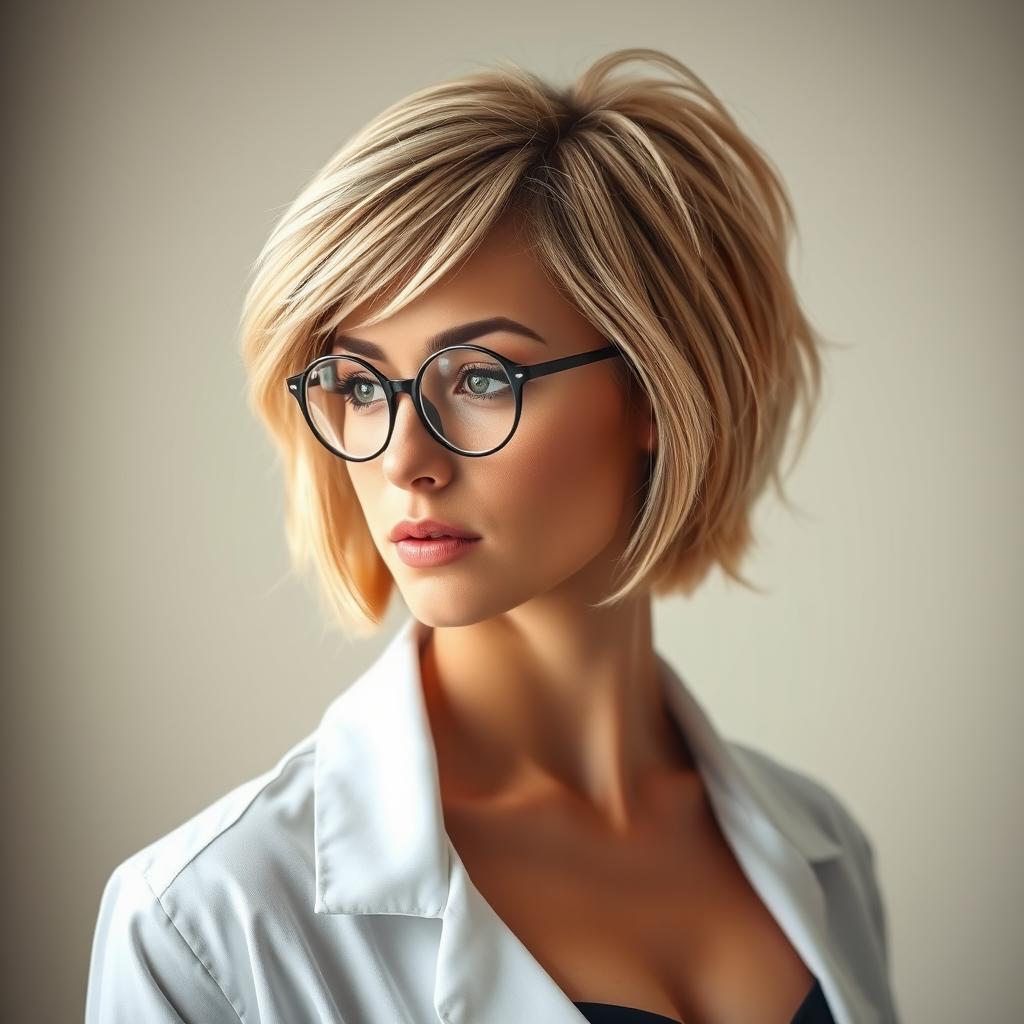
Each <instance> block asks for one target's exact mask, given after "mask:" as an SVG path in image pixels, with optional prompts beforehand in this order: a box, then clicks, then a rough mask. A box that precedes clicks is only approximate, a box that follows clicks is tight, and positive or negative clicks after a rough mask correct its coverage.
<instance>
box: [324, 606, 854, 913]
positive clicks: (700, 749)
mask: <svg viewBox="0 0 1024 1024" xmlns="http://www.w3.org/2000/svg"><path fill="white" fill-rule="evenodd" d="M430 628H431V627H428V626H425V625H424V624H423V623H420V622H419V621H418V620H416V619H415V618H414V617H412V616H410V617H409V618H407V619H406V621H405V622H404V623H403V624H402V625H401V626H400V627H399V629H398V631H397V633H396V634H395V636H394V637H393V638H392V640H391V641H390V642H389V643H388V645H387V646H386V648H385V649H384V651H383V652H382V653H381V654H380V655H379V657H378V658H377V659H376V661H374V662H373V664H372V665H371V666H370V667H369V668H368V669H367V670H366V671H365V672H364V673H363V674H362V675H361V676H359V677H358V678H357V679H356V680H355V682H353V683H352V684H350V685H349V686H348V687H347V688H346V689H345V691H344V692H342V693H341V694H340V695H339V696H338V697H337V698H336V699H335V700H334V701H333V702H332V703H331V704H330V705H329V707H328V708H327V711H326V712H325V713H324V716H323V719H322V721H321V723H320V727H319V731H318V734H317V745H316V773H315V783H314V785H315V830H316V831H315V837H314V843H315V858H316V864H315V868H316V903H315V907H314V909H315V912H316V913H318V914H388V913H391V914H413V915H420V916H429V917H440V916H441V915H442V913H443V909H444V907H445V905H446V903H447V900H448V893H449V884H450V877H451V874H450V848H449V840H448V836H447V833H446V832H445V827H444V817H443V814H442V809H441V795H440V788H439V781H438V771H437V760H436V753H435V748H434V743H433V737H432V733H431V730H430V724H429V719H428V717H427V712H426V707H425V703H424V698H423V690H422V680H421V675H420V662H419V650H420V648H421V646H422V644H423V642H424V640H425V639H426V636H427V634H428V632H429V630H430ZM657 659H658V664H659V667H660V669H661V672H662V675H661V678H662V681H663V683H664V685H665V693H666V699H667V704H668V707H669V708H670V709H671V710H672V711H673V712H674V714H675V717H676V720H677V721H678V723H679V727H680V729H681V731H682V734H683V735H684V737H685V739H686V741H687V743H688V745H689V747H690V749H691V751H692V752H693V755H694V757H695V759H696V760H697V763H698V767H699V770H700V772H701V776H702V778H703V780H704V784H705V786H706V788H707V791H708V795H709V798H710V800H711V802H712V804H713V805H714V807H715V809H716V811H720V812H722V813H723V814H726V815H728V814H729V813H730V812H731V813H733V814H735V813H736V812H737V811H738V812H739V814H740V815H742V816H746V817H747V818H752V819H753V820H754V821H755V822H756V823H758V824H759V827H762V828H763V827H767V828H768V829H769V830H771V829H775V830H777V831H778V832H781V833H782V835H783V836H785V837H786V838H787V839H788V840H789V841H790V842H791V843H792V844H793V845H794V846H795V847H796V848H797V850H799V852H800V853H801V854H802V855H803V857H804V858H805V859H806V860H807V861H808V862H820V861H823V860H828V859H831V858H833V857H839V856H841V855H842V853H843V848H842V847H841V846H840V845H839V844H838V843H837V842H836V841H835V840H834V839H833V838H832V837H831V836H829V835H828V834H827V833H826V832H825V831H824V830H823V829H822V827H821V825H820V824H819V823H818V822H817V821H816V819H815V818H814V817H813V816H812V815H811V813H810V812H809V811H808V810H807V809H806V808H805V807H804V806H802V805H801V804H799V803H797V802H796V801H795V800H794V799H793V797H792V796H790V795H789V794H788V793H786V792H785V791H784V790H782V789H780V788H779V787H778V786H773V785H771V784H770V783H769V782H768V781H767V780H765V779H763V778H762V777H760V776H758V775H757V774H756V773H755V772H753V771H751V770H750V768H749V767H748V766H747V765H746V764H745V763H744V762H743V761H742V760H741V759H740V758H738V757H737V756H736V754H735V753H734V751H732V750H731V749H730V748H729V746H728V745H727V744H726V742H725V741H724V740H723V738H722V737H721V736H720V735H719V733H718V732H717V730H716V729H715V727H714V725H713V723H712V722H711V720H710V718H709V717H708V715H707V713H706V712H705V711H704V709H703V708H702V707H701V705H700V704H699V703H698V701H697V700H696V698H695V697H694V696H693V694H692V693H691V692H690V691H689V689H688V687H687V686H686V684H685V683H684V682H683V680H682V678H681V677H680V675H679V674H678V673H677V672H676V671H675V669H673V668H672V666H671V665H670V664H669V663H668V662H667V661H666V660H665V659H664V658H663V657H662V656H661V655H660V654H657Z"/></svg>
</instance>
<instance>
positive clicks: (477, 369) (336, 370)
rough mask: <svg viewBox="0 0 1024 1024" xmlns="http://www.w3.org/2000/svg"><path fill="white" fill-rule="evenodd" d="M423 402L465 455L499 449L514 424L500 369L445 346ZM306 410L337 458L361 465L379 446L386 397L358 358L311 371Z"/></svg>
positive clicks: (426, 377)
mask: <svg viewBox="0 0 1024 1024" xmlns="http://www.w3.org/2000/svg"><path fill="white" fill-rule="evenodd" d="M420 397H421V401H422V404H423V411H424V413H425V415H426V418H427V420H428V421H429V423H430V425H431V426H432V427H433V429H434V430H435V431H436V432H437V433H438V434H439V435H440V436H442V437H443V438H444V439H445V440H446V441H447V442H448V443H449V444H451V445H453V446H454V447H455V448H457V449H459V450H460V451H463V452H473V453H483V452H489V451H491V450H492V449H494V448H497V447H499V446H500V445H501V444H503V443H504V441H505V440H506V439H507V438H508V436H509V434H510V433H511V432H512V428H513V424H514V423H515V416H516V399H515V391H514V390H513V386H512V382H511V381H510V380H509V377H508V374H507V373H506V372H505V368H504V367H503V366H502V365H501V363H498V362H495V361H494V360H493V359H491V358H489V357H488V356H487V355H486V354H485V353H483V352H480V351H479V350H477V349H471V348H461V347H454V348H448V349H445V350H444V351H443V352H441V353H439V354H438V355H436V356H435V357H434V358H432V359H431V360H430V362H429V363H428V364H427V366H426V369H425V370H424V371H423V377H422V378H421V381H420ZM306 404H307V407H308V409H309V414H310V418H311V419H312V420H313V422H314V424H315V425H316V429H317V431H318V432H319V433H320V435H321V436H322V437H323V438H324V440H325V441H326V442H327V443H328V445H330V446H331V447H332V448H334V449H335V450H336V451H338V452H339V454H341V455H347V456H349V457H351V458H356V459H365V458H368V457H369V456H371V455H376V454H377V453H378V452H379V451H381V449H382V448H383V447H384V443H385V441H386V440H387V435H388V426H389V424H390V414H389V410H388V400H387V395H386V394H385V392H384V388H383V386H382V385H381V382H380V381H379V380H378V379H377V377H375V376H374V375H373V373H371V372H370V371H369V370H367V369H366V367H365V366H363V365H361V364H360V363H357V362H355V360H353V359H348V358H347V357H345V356H335V357H333V358H332V359H330V360H329V361H328V362H325V363H322V364H321V365H320V366H319V367H318V368H317V369H316V370H314V371H313V372H312V373H310V374H309V377H308V381H307V389H306Z"/></svg>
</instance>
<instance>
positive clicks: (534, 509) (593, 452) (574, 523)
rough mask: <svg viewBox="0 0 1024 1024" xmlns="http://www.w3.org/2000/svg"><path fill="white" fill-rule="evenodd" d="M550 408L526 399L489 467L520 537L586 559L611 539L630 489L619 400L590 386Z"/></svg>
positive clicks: (553, 553) (550, 553)
mask: <svg viewBox="0 0 1024 1024" xmlns="http://www.w3.org/2000/svg"><path fill="white" fill-rule="evenodd" d="M534 397H537V396H534V395H528V396H526V400H527V401H528V400H529V399H530V398H534ZM547 405H548V403H546V402H544V401H537V402H534V403H533V405H532V407H531V408H530V409H529V410H527V409H526V408H525V402H524V409H523V420H522V422H521V423H520V426H519V429H518V430H517V432H516V436H515V437H514V438H513V440H512V442H511V443H510V444H509V445H507V446H506V448H505V449H504V450H503V451H502V452H501V453H499V455H502V454H504V455H505V456H506V458H504V459H502V460H500V462H498V461H497V460H496V462H495V465H494V467H493V469H494V471H495V476H494V482H495V487H496V488H500V494H498V495H496V497H499V498H500V505H501V506H502V507H503V508H504V509H505V510H507V515H506V517H505V523H506V525H508V526H509V527H510V528H511V529H512V530H513V531H514V532H515V534H516V537H517V538H518V539H520V540H527V541H528V542H529V544H530V545H531V547H532V548H533V549H534V550H538V549H539V552H543V553H544V554H545V555H546V557H549V558H552V559H554V558H557V560H558V561H559V562H564V561H577V562H578V561H580V560H583V561H586V560H587V559H588V558H589V557H593V556H594V555H596V554H597V553H598V552H599V551H600V550H601V549H602V548H603V547H604V546H605V545H607V544H608V543H609V542H610V541H611V540H612V539H613V537H614V535H615V532H616V530H617V528H618V526H619V524H620V520H621V518H622V515H623V510H624V504H625V501H626V498H627V496H628V493H629V490H630V487H631V486H632V478H631V476H630V467H631V465H632V463H631V461H630V460H631V459H632V455H631V454H630V449H629V439H628V437H627V436H626V428H625V425H624V420H623V409H622V400H621V397H620V395H619V394H618V392H617V391H612V390H609V391H608V393H605V391H604V390H602V389H593V390H591V391H590V392H589V393H587V395H586V398H585V400H582V401H580V402H579V404H578V405H577V406H576V407H575V408H573V409H572V410H568V411H567V410H564V409H557V410H554V409H551V408H548V407H547ZM529 413H533V414H535V415H529Z"/></svg>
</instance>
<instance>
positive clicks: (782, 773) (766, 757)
mask: <svg viewBox="0 0 1024 1024" xmlns="http://www.w3.org/2000/svg"><path fill="white" fill-rule="evenodd" d="M728 744H729V747H730V749H731V750H732V751H733V753H734V755H735V756H736V757H737V758H739V759H740V760H741V761H742V762H743V763H744V764H745V765H746V767H747V768H748V769H749V770H750V771H752V772H753V773H755V774H756V775H757V776H758V777H759V778H760V779H762V780H764V781H765V782H766V783H767V784H768V785H769V786H771V787H772V788H773V789H774V790H775V791H776V792H778V793H782V794H784V796H785V797H786V798H787V799H789V800H792V801H795V802H796V803H797V804H798V805H799V806H800V807H801V809H802V810H803V811H805V812H806V813H808V814H809V815H810V816H811V817H812V818H813V819H814V821H815V823H816V824H817V825H818V826H819V827H820V828H821V829H822V831H824V832H825V833H827V834H828V835H829V836H830V837H831V838H832V839H834V840H835V841H836V842H837V843H839V845H840V846H842V847H843V848H844V850H846V851H847V852H848V853H851V854H852V855H853V856H854V857H855V858H856V859H857V860H858V861H863V862H866V863H870V861H871V858H872V856H873V853H874V848H873V846H872V843H871V840H870V837H869V835H868V833H867V831H866V830H865V829H864V827H863V826H862V824H861V823H860V821H859V820H858V818H857V817H856V815H855V814H854V813H853V811H852V810H851V808H850V806H849V805H848V803H847V802H846V801H845V800H844V799H843V798H842V797H840V796H839V794H838V793H837V792H836V791H835V790H834V789H833V788H832V787H831V786H829V785H828V784H826V783H825V782H823V781H822V780H821V779H819V778H817V777H815V776H814V775H812V774H810V773H809V772H805V771H802V770H801V769H798V768H796V767H794V766H793V765H791V764H788V763H786V762H785V761H783V760H781V759H779V758H778V757H775V756H774V755H771V754H768V753H766V752H765V751H763V750H760V749H758V748H757V747H753V746H749V745H748V744H746V743H741V742H739V741H737V740H729V741H728Z"/></svg>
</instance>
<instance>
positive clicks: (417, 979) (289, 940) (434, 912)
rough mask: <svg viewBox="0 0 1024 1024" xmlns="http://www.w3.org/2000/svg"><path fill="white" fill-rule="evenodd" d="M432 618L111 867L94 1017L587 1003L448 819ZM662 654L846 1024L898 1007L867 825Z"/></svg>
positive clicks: (767, 892)
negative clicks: (240, 773) (236, 779)
mask: <svg viewBox="0 0 1024 1024" xmlns="http://www.w3.org/2000/svg"><path fill="white" fill-rule="evenodd" d="M429 628H430V627H427V626H424V625H423V624H422V623H420V622H418V621H417V620H416V619H415V618H412V617H409V618H407V619H406V621H405V622H404V624H403V625H402V626H401V627H400V629H399V630H398V632H397V633H396V634H395V636H394V637H393V638H392V640H391V641H390V643H389V644H388V645H387V647H386V648H385V649H384V651H383V652H382V653H381V655H380V656H379V657H378V658H377V659H376V660H375V662H374V663H373V664H372V665H371V666H370V668H369V669H367V671H366V672H364V673H363V674H362V675H361V676H360V677H359V678H358V679H356V681H355V682H354V683H352V684H351V685H350V686H349V687H348V688H347V689H345V690H344V691H343V692H342V693H341V694H340V695H339V696H338V697H337V698H335V700H334V701H333V702H332V703H331V704H330V705H329V706H328V708H327V710H326V712H325V713H324V716H323V719H322V721H321V723H320V725H319V727H318V728H317V729H316V731H315V732H313V733H312V734H311V735H310V736H308V737H306V738H305V739H303V740H301V741H300V742H299V743H297V744H296V745H295V746H294V747H292V749H291V750H289V751H288V752H287V753H286V754H285V755H284V756H283V757H282V758H281V759H280V761H278V763H277V764H276V765H275V766H274V767H273V768H272V769H270V770H269V771H267V772H266V773H264V774H263V775H260V776H258V777H257V778H254V779H251V780H250V781H248V782H246V783H244V784H242V785H240V786H238V787H237V788H236V789H234V790H232V791H231V792H229V793H227V794H226V795H224V796H223V797H221V798H220V799H218V800H217V801H216V802H214V803H213V804H212V805H210V806H209V807H207V808H206V809H205V810H202V811H200V812H199V813H198V814H197V815H195V816H194V817H193V818H191V819H190V820H189V821H186V822H185V823H184V824H182V825H180V826H179V827H178V828H176V829H174V830H173V831H172V832H170V833H169V834H167V835H165V836H163V837H162V838H160V839H158V840H156V841H155V842H153V843H151V844H150V845H149V846H147V847H145V848H144V849H142V850H140V851H138V852H137V853H135V854H133V855H132V856H130V857H128V858H127V859H126V860H125V861H123V862H122V863H121V864H119V865H118V866H117V867H116V868H115V870H114V871H113V873H112V875H111V876H110V878H109V880H108V882H107V884H106V887H105V889H104V891H103V894H102V899H101V902H100V907H99V914H98V919H97V922H96V930H95V936H94V940H93V948H92V958H91V963H90V966H89V977H88V992H87V1000H86V1012H85V1019H86V1024H168V1022H172V1021H175V1022H180V1021H186V1022H189V1024H221V1022H224V1024H227V1022H231V1024H238V1022H240V1021H241V1022H244V1024H257V1022H258V1024H307V1022H314V1021H315V1022H325V1024H326V1022H331V1024H428V1022H429V1024H437V1022H438V1021H441V1022H444V1024H522V1022H523V1021H530V1022H532V1024H581V1022H583V1021H585V1018H584V1017H583V1015H582V1014H581V1012H580V1011H579V1010H578V1009H577V1008H576V1007H575V1006H574V1005H573V1002H572V1001H571V1000H570V999H569V997H568V996H567V995H566V994H565V993H564V992H563V991H562V990H561V989H560V988H559V987H558V986H557V985H556V984H555V982H554V980H553V979H552V978H551V976H550V975H549V974H548V973H547V972H546V971H545V970H544V969H543V968H542V967H541V965H540V963H539V962H538V961H537V960H536V959H534V957H533V956H532V955H531V954H530V952H529V951H528V950H527V948H526V947H525V946H524V945H523V944H522V943H521V942H520V941H519V939H518V938H517V937H516V935H515V934H514V933H513V932H512V930H511V929H510V928H509V927H508V926H507V925H506V924H505V923H504V921H503V920H502V919H501V918H499V917H498V916H497V914H496V913H495V912H494V910H493V909H492V908H491V906H490V905H489V904H488V903H487V902H486V900H485V899H484V898H483V896H482V894H481V893H480V892H479V891H478V890H477V889H476V888H475V886H474V885H473V882H472V880H471V879H470V877H469V874H468V872H467V870H466V868H465V866H464V865H463V863H462V861H461V860H460V858H459V855H458V853H457V852H456V850H455V848H454V847H453V846H452V844H451V842H450V841H449V838H448V835H447V833H446V832H445V828H444V819H443V816H442V810H441V803H440V790H439V785H438V774H437V763H436V759H435V750H434V746H433V739H432V734H431V731H430V727H429V721H428V718H427V715H426V710H425V705H424V702H423V693H422V689H421V677H420V668H419V657H418V645H419V644H421V643H422V641H423V639H424V638H425V636H426V634H427V631H428V630H429ZM658 663H659V666H660V668H661V669H662V673H663V675H662V678H663V681H664V685H665V687H666V691H665V692H666V696H667V702H668V706H669V707H670V708H671V710H672V712H673V713H674V715H675V716H676V718H677V720H678V722H679V725H680V727H681V730H682V732H683V734H684V735H685V737H686V739H687V741H688V743H689V745H690V747H691V749H692V751H693V753H694V756H695V757H696V759H697V762H698V766H699V769H700V772H701V775H702V778H703V780H704V783H705V785H706V788H707V792H708V796H709V798H710V801H711V803H712V806H713V809H714V812H715V815H716V817H717V819H718V821H719V823H720V825H721V828H722V831H723V833H724V835H725V837H726V839H727V841H728V842H729V844H730V846H731V848H732V850H733V852H734V853H735V855H736V857H737V859H738V861H739V864H740V866H741V867H742V869H743V871H744V873H745V874H746V876H747V878H748V879H749V880H750V882H751V884H752V885H753V887H754V889H755V890H756V891H757V893H758V894H759V896H760V897H761V899H762V901H763V902H764V904H765V905H766V907H767V908H768V909H769V911H770V912H771V913H772V915H773V916H774V918H775V919H776V921H777V922H778V923H779V925H780V926H781V928H782V929H783V931H784V932H785V933H786V935H787V936H788V938H789V940H790V941H791V942H792V944H793V946H794V947H795V949H796V950H797V951H798V953H799V954H800V956H801V957H802V958H803V960H804V962H805V964H806V965H807V967H808V968H809V969H810V970H811V971H812V972H813V973H814V974H815V975H816V976H817V977H818V979H819V980H820V981H821V985H822V988H823V990H824V993H825V997H826V999H827V1000H828V1003H829V1006H830V1007H831V1010H832V1013H833V1016H834V1017H835V1020H836V1022H837V1024H897V1010H896V1006H895V1003H894V1000H893V995H892V992H891V989H890V983H889V972H888V951H887V945H888V942H887V934H886V932H887V924H886V915H885V911H884V909H883V901H882V898H881V894H880V891H879V886H878V882H877V879H876V875H875V871H874V866H873V858H872V848H871V846H870V844H869V841H868V839H867V837H866V836H865V834H864V832H863V831H862V830H861V828H860V827H859V826H858V824H857V822H856V821H855V820H854V818H853V817H852V816H851V814H850V813H849V812H848V811H847V810H846V808H845V807H844V805H843V804H842V803H841V802H840V801H839V800H838V799H837V798H836V797H835V796H834V795H833V794H832V793H831V792H830V791H829V790H828V789H827V788H826V787H824V786H823V785H822V784H821V783H818V782H816V781H813V780H812V779H811V778H810V777H809V776H807V775H804V774H802V773H799V772H797V771H795V770H794V769H792V768H788V767H785V766H783V765H782V764H781V763H780V762H779V761H777V760H775V759H773V758H770V757H769V756H768V755H766V754H763V753H760V752H757V751H755V750H754V749H753V748H750V747H746V746H743V745H741V744H739V743H736V742H733V741H727V740H724V739H723V738H722V737H721V736H720V735H719V734H718V733H717V732H716V730H715V728H714V727H713V725H712V723H711V721H710V719H709V718H708V717H707V715H706V713H705V712H704V711H703V709H702V708H701V706H700V705H699V704H698V702H697V701H696V700H695V698H694V697H693V695H692V694H691V693H690V692H689V690H688V688H687V687H686V686H685V685H684V683H683V681H682V679H681V678H680V676H679V675H678V674H677V672H676V671H675V670H674V669H673V668H672V667H671V666H670V665H669V664H668V662H666V661H665V660H664V658H662V656H661V655H660V654H659V655H658ZM595 896H596V897H598V898H599V896H600V894H599V893H598V894H595Z"/></svg>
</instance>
